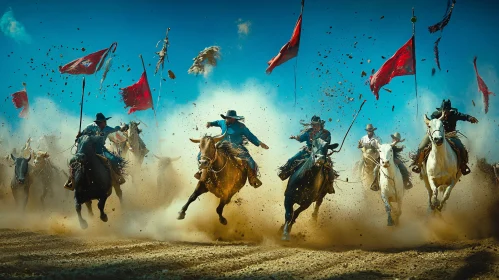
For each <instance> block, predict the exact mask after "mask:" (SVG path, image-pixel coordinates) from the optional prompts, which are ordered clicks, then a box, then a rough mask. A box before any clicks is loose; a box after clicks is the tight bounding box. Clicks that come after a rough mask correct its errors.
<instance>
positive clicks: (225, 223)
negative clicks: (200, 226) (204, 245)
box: [219, 217, 227, 226]
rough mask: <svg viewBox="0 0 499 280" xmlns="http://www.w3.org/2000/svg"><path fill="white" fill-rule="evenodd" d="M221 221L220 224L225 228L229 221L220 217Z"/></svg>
mask: <svg viewBox="0 0 499 280" xmlns="http://www.w3.org/2000/svg"><path fill="white" fill-rule="evenodd" d="M219 220H220V223H221V224H222V225H224V226H225V225H227V219H226V218H224V217H220V218H219Z"/></svg>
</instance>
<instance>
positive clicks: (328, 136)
mask: <svg viewBox="0 0 499 280" xmlns="http://www.w3.org/2000/svg"><path fill="white" fill-rule="evenodd" d="M321 139H322V140H324V141H326V143H328V144H329V143H331V132H329V131H327V130H326V131H324V132H323V133H322V135H321Z"/></svg>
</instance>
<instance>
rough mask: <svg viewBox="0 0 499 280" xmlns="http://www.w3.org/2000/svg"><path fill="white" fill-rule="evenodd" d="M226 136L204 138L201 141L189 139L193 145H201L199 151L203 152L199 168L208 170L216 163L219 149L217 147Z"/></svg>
mask: <svg viewBox="0 0 499 280" xmlns="http://www.w3.org/2000/svg"><path fill="white" fill-rule="evenodd" d="M224 136H225V134H223V135H220V136H216V137H211V136H204V137H203V138H201V139H192V138H190V139H189V140H191V142H193V143H199V151H200V152H201V158H200V160H199V167H200V168H201V169H205V168H208V167H209V166H211V165H212V164H213V162H215V159H216V156H217V148H216V146H215V145H216V144H217V143H218V142H220V141H221V140H222V139H223V138H224Z"/></svg>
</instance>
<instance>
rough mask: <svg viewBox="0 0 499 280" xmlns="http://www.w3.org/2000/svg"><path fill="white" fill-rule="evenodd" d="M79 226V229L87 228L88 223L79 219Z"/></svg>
mask: <svg viewBox="0 0 499 280" xmlns="http://www.w3.org/2000/svg"><path fill="white" fill-rule="evenodd" d="M80 227H81V229H87V228H88V223H87V221H85V220H80Z"/></svg>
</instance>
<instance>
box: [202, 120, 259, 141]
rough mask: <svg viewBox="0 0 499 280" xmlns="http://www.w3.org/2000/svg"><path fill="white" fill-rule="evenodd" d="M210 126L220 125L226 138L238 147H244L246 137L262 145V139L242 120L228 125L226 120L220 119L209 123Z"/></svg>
mask: <svg viewBox="0 0 499 280" xmlns="http://www.w3.org/2000/svg"><path fill="white" fill-rule="evenodd" d="M209 124H210V126H216V127H220V128H221V129H222V134H224V133H225V136H224V139H223V140H226V141H229V142H231V143H233V144H235V145H237V146H238V147H243V144H244V139H248V141H249V142H251V143H252V144H253V145H255V146H257V147H258V146H260V140H258V138H257V137H256V136H255V135H254V134H253V133H252V132H251V131H250V130H249V129H248V128H247V127H246V125H244V124H243V123H241V122H235V123H233V124H230V125H227V123H226V122H225V120H218V121H214V122H210V123H209Z"/></svg>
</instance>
